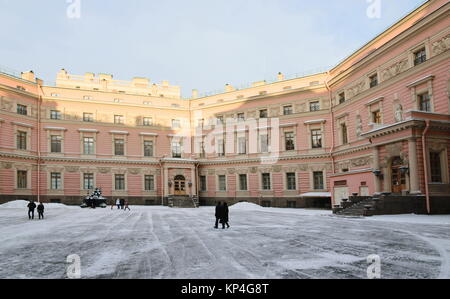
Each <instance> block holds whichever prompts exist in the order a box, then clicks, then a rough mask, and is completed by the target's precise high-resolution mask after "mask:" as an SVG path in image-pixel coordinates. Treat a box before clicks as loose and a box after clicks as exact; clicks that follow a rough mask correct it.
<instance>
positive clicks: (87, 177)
mask: <svg viewBox="0 0 450 299" xmlns="http://www.w3.org/2000/svg"><path fill="white" fill-rule="evenodd" d="M83 188H84V190H93V189H94V174H93V173H85V174H84V175H83Z"/></svg>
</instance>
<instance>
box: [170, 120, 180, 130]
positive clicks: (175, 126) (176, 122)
mask: <svg viewBox="0 0 450 299" xmlns="http://www.w3.org/2000/svg"><path fill="white" fill-rule="evenodd" d="M180 128H181V122H180V120H179V119H172V129H180Z"/></svg>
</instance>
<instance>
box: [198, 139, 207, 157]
mask: <svg viewBox="0 0 450 299" xmlns="http://www.w3.org/2000/svg"><path fill="white" fill-rule="evenodd" d="M199 148H200V158H205V157H206V152H205V143H204V142H203V141H202V142H200V143H199Z"/></svg>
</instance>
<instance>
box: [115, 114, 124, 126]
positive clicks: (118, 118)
mask: <svg viewBox="0 0 450 299" xmlns="http://www.w3.org/2000/svg"><path fill="white" fill-rule="evenodd" d="M114 123H115V124H116V125H123V123H124V117H123V115H114Z"/></svg>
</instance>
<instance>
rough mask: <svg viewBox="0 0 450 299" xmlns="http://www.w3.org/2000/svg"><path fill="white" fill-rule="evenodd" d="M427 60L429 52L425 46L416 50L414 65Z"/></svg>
mask: <svg viewBox="0 0 450 299" xmlns="http://www.w3.org/2000/svg"><path fill="white" fill-rule="evenodd" d="M426 60H427V53H426V51H425V48H422V49H420V50H418V51H416V52H414V65H419V64H421V63H424V62H425V61H426Z"/></svg>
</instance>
